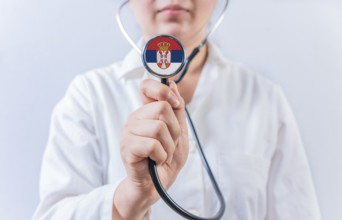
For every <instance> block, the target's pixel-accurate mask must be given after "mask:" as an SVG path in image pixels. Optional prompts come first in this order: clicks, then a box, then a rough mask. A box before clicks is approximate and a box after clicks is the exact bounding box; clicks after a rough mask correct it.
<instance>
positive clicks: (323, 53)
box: [0, 0, 342, 220]
mask: <svg viewBox="0 0 342 220" xmlns="http://www.w3.org/2000/svg"><path fill="white" fill-rule="evenodd" d="M118 2H121V0H120V1H114V0H101V1H99V0H82V1H81V0H68V1H67V0H59V1H42V0H11V1H6V0H0V178H1V179H0V218H1V219H16V220H17V219H30V218H31V216H32V214H33V212H34V209H35V207H36V206H37V203H38V178H39V169H40V163H41V158H42V154H43V151H44V148H45V144H46V140H47V136H48V127H49V120H50V114H51V111H52V109H53V107H54V105H55V104H56V103H57V102H58V100H59V99H60V98H61V97H62V95H63V94H64V92H65V90H66V88H67V85H68V84H69V82H70V81H71V79H72V78H73V77H74V76H75V75H76V74H80V73H84V72H85V71H87V70H89V69H92V68H97V67H102V66H106V65H109V64H110V63H112V62H114V61H116V60H119V59H121V58H122V57H123V55H124V54H125V53H126V52H127V51H128V50H129V49H130V46H129V45H128V43H127V42H126V41H125V40H124V38H123V37H122V35H121V34H120V33H119V30H118V27H117V25H116V23H115V18H114V15H115V11H116V8H117V5H118ZM127 26H128V29H129V30H130V32H132V33H134V35H136V34H137V33H138V32H137V31H136V24H135V23H134V22H128V24H127ZM214 40H215V41H216V42H218V44H219V45H220V46H221V47H222V48H223V49H224V53H225V54H226V55H227V56H228V57H229V58H230V59H232V60H235V61H239V62H241V63H243V64H245V65H246V66H248V67H250V68H252V69H254V70H256V71H258V72H260V73H261V74H263V75H265V76H267V77H269V78H270V79H272V80H273V81H275V82H276V83H278V84H280V85H281V86H282V87H283V89H284V90H285V93H286V94H287V97H288V99H289V102H290V104H291V105H292V107H293V111H294V113H295V115H296V117H297V119H298V123H299V127H300V130H301V132H302V137H303V142H304V144H305V148H306V151H307V154H308V158H309V162H310V164H311V167H312V172H313V177H314V181H315V184H316V188H317V193H318V197H319V202H320V206H321V210H322V215H323V218H324V219H326V220H340V219H342V208H341V204H342V189H341V186H342V172H341V168H342V160H341V156H342V150H341V149H342V114H341V113H342V99H341V94H342V2H341V1H338V0H311V1H309V0H287V1H284V0H283V1H281V0H278V1H271V0H258V1H255V0H231V4H230V8H229V11H228V14H227V16H226V18H225V20H224V23H223V25H222V26H221V27H220V29H219V31H218V32H217V33H215V39H214Z"/></svg>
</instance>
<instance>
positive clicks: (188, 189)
mask: <svg viewBox="0 0 342 220" xmlns="http://www.w3.org/2000/svg"><path fill="white" fill-rule="evenodd" d="M129 5H130V9H131V10H132V11H133V12H134V14H135V18H136V21H137V22H138V24H139V26H140V27H141V29H142V33H143V35H142V44H141V45H143V43H145V42H147V41H148V40H149V39H150V38H152V37H153V36H155V35H158V34H168V35H173V36H175V37H177V38H178V39H180V41H181V42H182V43H183V45H184V47H185V49H186V51H187V52H189V51H192V49H193V48H195V47H196V46H197V45H199V44H200V43H201V41H202V40H203V39H204V38H205V35H206V33H207V25H208V23H209V20H210V17H211V13H212V11H213V9H214V8H215V5H216V1H213V0H182V1H180V0H131V1H130V2H129ZM187 55H189V54H187ZM185 106H187V108H188V110H189V112H190V114H191V116H192V119H193V121H194V124H195V125H196V130H197V132H198V136H199V138H200V140H201V143H202V145H203V147H204V151H205V153H206V155H207V158H208V160H209V163H210V165H211V168H212V171H213V173H214V176H215V177H216V179H217V181H218V184H219V186H220V188H221V191H222V193H223V196H224V199H225V203H226V212H225V214H224V216H223V218H222V219H227V220H238V219H239V220H252V219H253V220H261V219H263V220H264V219H266V220H283V219H284V220H285V219H291V220H318V219H320V214H319V209H318V205H317V200H316V196H315V191H314V187H313V183H312V180H311V174H310V170H309V167H308V163H307V159H306V157H305V153H304V150H303V147H302V144H301V141H300V136H299V133H298V129H297V125H296V122H295V119H294V117H293V115H292V112H291V110H290V108H289V106H288V104H287V101H286V99H285V97H284V95H283V93H282V91H281V89H280V88H279V87H278V86H277V85H275V84H274V83H272V82H270V81H269V80H267V79H265V78H264V77H262V76H260V75H258V74H255V73H253V72H251V71H250V70H248V69H246V68H244V67H242V66H240V65H239V64H236V63H234V62H231V61H229V60H228V59H226V58H225V57H224V56H223V55H222V54H221V52H220V50H219V48H217V47H216V46H215V45H213V44H211V43H209V44H208V45H206V46H205V47H204V48H202V50H201V51H200V53H199V54H198V55H197V56H196V57H195V59H194V60H193V62H192V63H191V65H190V68H189V70H188V73H187V75H186V76H185V77H184V79H183V80H182V81H181V82H180V83H179V84H177V85H176V84H175V83H174V82H173V81H172V80H170V86H169V87H168V86H166V85H163V84H161V83H160V82H158V81H156V80H155V79H154V78H153V77H151V76H150V75H149V74H148V73H147V72H146V71H145V69H144V67H143V65H142V62H141V58H140V56H139V55H138V54H137V53H136V52H135V51H131V52H130V53H129V54H128V55H127V56H126V57H125V58H124V59H123V61H121V62H118V63H115V64H113V65H111V66H109V67H106V68H102V69H97V70H93V71H90V72H88V73H86V74H84V75H79V76H77V77H76V78H75V79H74V81H73V82H72V83H71V85H70V87H69V89H68V91H67V92H66V94H65V96H64V98H63V99H62V100H61V101H60V102H59V103H58V105H57V106H56V108H55V109H54V112H53V115H52V120H51V128H50V135H49V140H48V144H47V147H46V151H45V154H44V157H43V162H42V169H41V182H40V204H39V206H38V208H37V210H36V212H35V215H34V219H75V220H78V219H80V220H81V219H82V220H85V219H104V220H110V219H113V220H119V219H128V220H135V219H162V220H164V219H180V217H179V215H177V214H176V213H175V212H173V211H172V210H171V209H170V208H169V207H167V206H166V205H165V203H164V202H163V201H161V199H160V197H159V195H158V193H157V191H156V190H155V187H154V185H153V183H152V181H151V177H150V174H149V171H148V166H147V159H148V158H151V159H153V160H154V161H156V163H157V165H158V173H159V177H160V179H161V181H162V183H163V185H164V187H165V188H167V189H169V191H170V192H171V194H172V195H173V197H174V199H175V201H181V203H182V204H183V206H184V208H185V209H187V210H189V212H191V213H194V214H196V215H200V216H212V215H213V214H214V213H215V211H216V210H217V208H218V206H219V204H218V202H217V198H216V196H215V194H214V192H213V190H212V186H211V184H210V183H209V182H208V180H207V178H206V177H205V175H206V173H205V172H204V171H203V168H202V165H201V161H200V159H199V157H198V156H196V148H194V137H193V135H191V132H190V130H188V129H189V127H188V124H187V121H186V118H185V110H184V109H185ZM176 178H177V181H175V180H176Z"/></svg>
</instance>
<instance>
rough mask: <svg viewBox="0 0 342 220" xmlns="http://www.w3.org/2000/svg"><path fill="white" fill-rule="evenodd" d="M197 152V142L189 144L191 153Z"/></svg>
mask: <svg viewBox="0 0 342 220" xmlns="http://www.w3.org/2000/svg"><path fill="white" fill-rule="evenodd" d="M195 152H196V143H195V141H190V142H189V153H195Z"/></svg>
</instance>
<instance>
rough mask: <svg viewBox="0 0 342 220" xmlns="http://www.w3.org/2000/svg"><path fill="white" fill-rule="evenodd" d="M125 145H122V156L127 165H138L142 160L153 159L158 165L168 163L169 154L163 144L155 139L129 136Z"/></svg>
mask: <svg viewBox="0 0 342 220" xmlns="http://www.w3.org/2000/svg"><path fill="white" fill-rule="evenodd" d="M128 136H129V138H126V139H125V140H126V142H125V143H121V154H122V156H123V157H122V158H123V160H124V161H125V163H126V164H136V163H138V162H141V161H142V158H144V159H145V158H148V157H149V158H151V159H152V160H154V161H155V162H156V163H157V164H158V165H159V164H163V163H164V162H166V159H167V153H166V151H165V149H164V148H163V146H162V145H161V143H160V142H159V141H158V140H156V139H153V138H148V137H141V136H135V135H129V134H128Z"/></svg>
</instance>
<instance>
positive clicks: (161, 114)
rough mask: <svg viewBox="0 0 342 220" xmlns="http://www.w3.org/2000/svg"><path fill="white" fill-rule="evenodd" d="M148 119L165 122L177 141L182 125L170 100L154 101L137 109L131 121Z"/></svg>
mask: <svg viewBox="0 0 342 220" xmlns="http://www.w3.org/2000/svg"><path fill="white" fill-rule="evenodd" d="M146 119H149V120H160V121H162V122H164V123H165V124H166V126H167V128H168V132H170V135H171V137H172V139H173V141H177V139H178V137H179V135H180V133H181V127H180V124H179V123H178V119H177V117H176V115H175V112H174V111H173V109H172V107H171V105H170V104H169V103H168V102H165V101H160V102H152V103H149V104H146V105H144V106H142V107H141V108H139V109H138V110H137V111H135V112H133V113H132V115H131V118H130V121H129V123H135V121H136V120H146ZM131 121H132V122H131ZM147 126H148V124H147Z"/></svg>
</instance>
